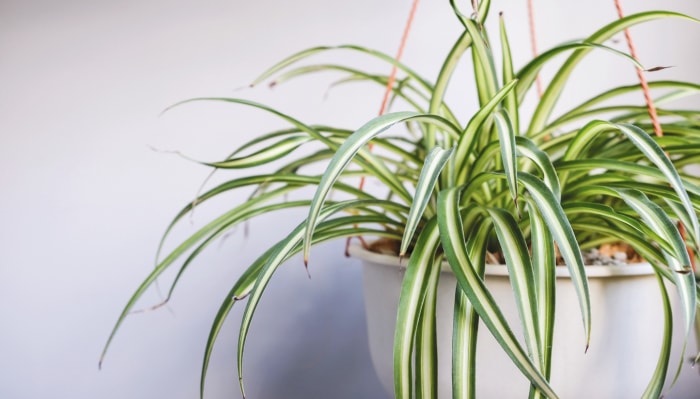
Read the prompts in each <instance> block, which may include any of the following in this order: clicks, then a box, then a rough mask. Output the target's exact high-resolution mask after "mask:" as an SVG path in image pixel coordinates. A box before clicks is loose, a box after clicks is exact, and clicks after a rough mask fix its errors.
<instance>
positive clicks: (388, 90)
mask: <svg viewBox="0 0 700 399" xmlns="http://www.w3.org/2000/svg"><path fill="white" fill-rule="evenodd" d="M418 3H420V0H413V4H411V11H410V12H409V14H408V20H407V21H406V26H405V27H404V30H403V35H401V43H400V44H399V49H398V51H397V52H396V56H395V57H394V59H395V60H396V61H397V62H398V61H401V57H403V51H404V48H406V42H408V33H409V32H410V31H411V26H412V25H413V19H414V18H415V16H416V10H417V9H418ZM398 70H399V68H398V67H397V66H396V65H393V66H392V67H391V73H390V74H389V80H388V81H387V82H386V88H385V90H384V97H382V103H381V105H380V107H379V115H380V116H381V115H384V113H386V109H387V106H388V104H389V98H391V92H392V90H393V88H394V83H395V82H396V74H397V72H398ZM368 148H369V150H370V151H372V148H374V144H373V143H371V142H370V143H369V144H368ZM365 181H366V179H365V176H362V177H360V183H359V184H358V186H357V188H358V189H359V190H363V189H364V187H365ZM355 227H357V225H356V226H355ZM356 238H357V239H358V240H360V243H361V244H362V247H364V248H365V249H367V248H369V246H368V245H367V243H366V242H365V240H364V239H363V238H362V237H361V236H357V237H356ZM352 239H353V237H348V239H347V241H346V243H345V255H346V256H348V255H349V254H348V248H349V247H350V241H351V240H352Z"/></svg>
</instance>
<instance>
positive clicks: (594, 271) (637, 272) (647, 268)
mask: <svg viewBox="0 0 700 399" xmlns="http://www.w3.org/2000/svg"><path fill="white" fill-rule="evenodd" d="M348 253H349V254H350V256H352V257H354V258H358V259H360V260H362V261H367V262H372V263H375V264H378V265H384V266H390V267H398V268H405V267H406V264H407V262H408V259H403V260H401V261H399V257H398V256H395V255H386V254H379V253H376V252H371V251H368V250H366V249H364V248H363V247H362V246H361V245H359V244H352V245H350V247H349V248H348ZM585 268H586V275H587V276H588V277H589V278H602V277H621V276H646V275H650V274H654V268H653V267H652V266H651V264H649V263H648V262H644V263H629V264H625V265H617V266H615V265H612V266H602V265H586V266H585ZM442 271H443V273H444V272H448V273H451V271H450V266H449V265H448V264H447V262H443V265H442ZM486 274H487V275H491V276H507V275H508V269H507V268H506V266H505V265H486ZM556 276H557V277H560V278H569V277H571V274H570V273H569V268H568V267H557V268H556Z"/></svg>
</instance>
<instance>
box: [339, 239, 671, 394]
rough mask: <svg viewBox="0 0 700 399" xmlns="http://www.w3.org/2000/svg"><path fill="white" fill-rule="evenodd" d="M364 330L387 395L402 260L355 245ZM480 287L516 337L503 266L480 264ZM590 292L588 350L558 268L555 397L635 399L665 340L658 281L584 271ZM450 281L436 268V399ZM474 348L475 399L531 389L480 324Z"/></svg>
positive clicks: (442, 379) (617, 270)
mask: <svg viewBox="0 0 700 399" xmlns="http://www.w3.org/2000/svg"><path fill="white" fill-rule="evenodd" d="M350 254H351V255H352V256H353V257H356V258H358V259H360V260H362V265H363V275H364V279H363V281H364V297H365V309H366V315H367V329H368V338H369V346H370V352H371V355H372V362H373V364H374V367H375V370H376V372H377V375H378V376H379V379H380V381H381V382H382V384H383V385H384V387H385V389H386V390H387V392H390V393H393V390H394V371H393V366H394V364H393V347H394V345H393V343H394V335H395V331H396V314H397V308H398V304H399V294H400V292H401V283H402V281H403V277H404V272H405V267H406V262H405V261H400V260H399V258H398V257H396V256H391V255H383V254H377V253H374V252H369V251H367V250H365V249H363V248H362V247H361V246H358V245H353V246H351V247H350ZM485 274H486V278H485V280H486V285H487V286H488V287H489V290H490V291H491V293H492V294H493V296H494V298H495V299H496V301H497V302H498V303H499V305H500V307H501V310H502V311H503V314H504V315H505V316H506V318H507V319H508V320H509V321H510V324H511V325H512V326H514V330H515V331H516V334H517V335H518V337H519V338H521V339H522V329H521V328H519V323H518V314H517V308H516V304H515V299H514V297H513V289H512V286H511V283H510V280H509V278H508V270H507V268H506V267H505V266H503V265H487V266H486V273H485ZM586 274H587V275H588V282H589V289H590V292H591V313H592V315H593V317H592V320H591V324H592V331H591V346H590V348H589V350H588V351H587V352H586V351H585V346H584V345H582V343H583V342H585V336H584V334H583V331H582V329H581V325H580V324H581V320H580V317H579V315H578V300H577V299H576V292H575V290H574V287H573V284H572V283H571V276H570V274H569V271H568V270H567V268H565V267H558V268H557V270H556V276H557V283H556V284H557V289H556V290H557V293H556V319H555V328H554V342H553V345H554V348H553V351H552V352H553V358H552V378H551V381H550V383H551V385H552V387H553V388H554V390H555V391H556V392H557V393H558V394H559V395H560V396H561V397H562V398H575V397H581V395H582V394H585V396H586V397H590V398H617V399H624V398H640V397H642V396H643V393H644V389H645V388H646V385H647V383H648V382H649V380H650V379H651V377H652V375H653V374H654V369H655V368H656V364H657V361H658V351H656V350H654V348H658V347H659V346H660V345H661V342H662V339H663V335H664V310H663V306H662V301H661V298H660V294H659V286H658V279H657V278H656V275H655V273H654V270H653V268H652V267H651V265H649V264H648V263H641V264H625V265H619V266H586ZM456 285H457V280H456V279H455V277H454V275H453V274H452V272H451V271H450V268H449V266H448V265H447V264H443V271H442V275H441V276H440V284H439V291H438V294H437V349H438V351H437V356H438V380H439V387H438V397H440V398H446V397H449V396H450V392H451V389H452V375H451V372H450V371H451V362H452V331H453V330H452V327H453V312H454V300H455V288H456ZM480 331H481V333H480V334H479V337H478V344H477V360H476V362H477V369H476V397H477V398H504V399H505V398H522V397H523V394H524V393H525V392H527V391H528V387H529V385H530V383H529V381H528V380H527V378H525V377H524V376H523V375H522V373H521V372H520V371H519V370H518V369H517V368H516V367H515V366H514V365H513V363H512V361H511V360H510V359H509V358H508V356H506V355H505V353H504V352H503V350H502V349H501V347H500V345H499V344H498V343H497V342H496V341H495V340H494V339H493V337H492V336H491V335H489V334H488V331H486V330H485V328H484V327H483V326H481V327H480Z"/></svg>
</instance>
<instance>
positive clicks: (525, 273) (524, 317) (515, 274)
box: [487, 208, 542, 365]
mask: <svg viewBox="0 0 700 399" xmlns="http://www.w3.org/2000/svg"><path fill="white" fill-rule="evenodd" d="M487 211H488V213H489V216H491V220H492V221H493V226H494V228H495V230H496V235H497V236H498V242H499V244H500V245H499V246H500V248H501V252H503V256H504V258H505V261H506V266H507V267H508V277H509V279H510V283H511V286H512V287H513V294H514V296H515V304H516V306H517V308H518V314H519V316H520V323H521V325H522V326H523V333H524V335H525V345H526V346H527V350H528V353H529V355H530V359H532V362H533V363H535V364H536V365H541V364H542V358H541V353H540V348H541V338H540V331H539V325H540V323H539V318H538V316H537V308H538V304H537V293H536V291H535V282H534V277H533V274H532V268H533V266H532V262H531V261H530V255H529V253H528V250H527V244H526V243H525V238H524V237H523V235H522V232H521V231H520V228H519V227H518V223H517V222H516V221H515V218H513V215H511V214H510V213H508V212H506V211H505V210H503V209H499V208H489V209H487Z"/></svg>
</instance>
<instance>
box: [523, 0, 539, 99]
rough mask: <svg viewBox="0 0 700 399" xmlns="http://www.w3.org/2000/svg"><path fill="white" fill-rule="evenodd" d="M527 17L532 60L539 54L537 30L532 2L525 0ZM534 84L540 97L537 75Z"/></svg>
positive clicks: (532, 0) (531, 0)
mask: <svg viewBox="0 0 700 399" xmlns="http://www.w3.org/2000/svg"><path fill="white" fill-rule="evenodd" d="M527 17H528V18H527V19H528V25H530V49H531V51H532V57H533V58H534V57H537V55H538V54H539V50H538V49H537V30H536V28H535V27H536V24H535V5H534V0H527ZM535 84H536V85H537V96H538V97H542V91H543V90H542V78H540V74H539V73H538V74H537V78H536V80H535Z"/></svg>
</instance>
